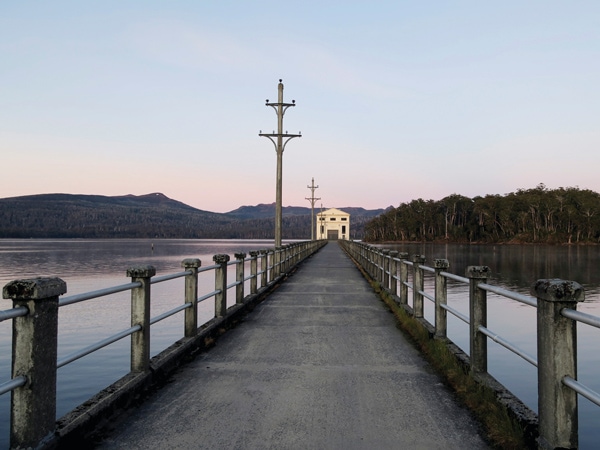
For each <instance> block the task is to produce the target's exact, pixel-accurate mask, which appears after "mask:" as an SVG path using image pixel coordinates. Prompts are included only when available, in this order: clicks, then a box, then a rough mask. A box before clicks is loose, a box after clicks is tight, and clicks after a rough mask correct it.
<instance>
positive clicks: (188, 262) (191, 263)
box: [181, 258, 202, 269]
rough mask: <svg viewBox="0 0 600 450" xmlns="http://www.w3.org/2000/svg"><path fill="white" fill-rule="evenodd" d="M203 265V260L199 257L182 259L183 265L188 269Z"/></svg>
mask: <svg viewBox="0 0 600 450" xmlns="http://www.w3.org/2000/svg"><path fill="white" fill-rule="evenodd" d="M200 266H202V261H200V260H199V259H198V258H186V259H184V260H183V261H181V267H185V268H186V269H197V268H198V267H200Z"/></svg>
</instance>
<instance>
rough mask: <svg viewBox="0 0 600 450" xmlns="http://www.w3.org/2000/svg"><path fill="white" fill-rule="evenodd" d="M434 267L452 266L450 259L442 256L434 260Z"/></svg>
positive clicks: (444, 267) (445, 267)
mask: <svg viewBox="0 0 600 450" xmlns="http://www.w3.org/2000/svg"><path fill="white" fill-rule="evenodd" d="M433 267H434V268H435V269H447V268H448V267H450V261H448V260H447V259H442V258H440V259H435V260H433Z"/></svg>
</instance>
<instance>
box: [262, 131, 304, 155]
mask: <svg viewBox="0 0 600 450" xmlns="http://www.w3.org/2000/svg"><path fill="white" fill-rule="evenodd" d="M258 135H259V136H262V137H266V138H268V139H269V140H270V141H271V142H272V143H273V145H274V146H275V151H278V147H277V142H275V139H273V138H287V139H286V140H285V141H284V142H283V144H282V146H281V151H282V152H283V151H284V150H285V146H286V144H287V143H288V142H289V141H290V140H291V139H294V138H296V137H302V134H300V133H298V134H287V133H283V134H280V133H259V134H258Z"/></svg>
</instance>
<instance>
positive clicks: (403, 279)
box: [398, 252, 408, 305]
mask: <svg viewBox="0 0 600 450" xmlns="http://www.w3.org/2000/svg"><path fill="white" fill-rule="evenodd" d="M398 259H399V260H400V281H399V284H400V295H399V297H400V304H401V305H407V304H408V286H407V285H406V283H407V282H408V265H407V264H405V263H404V261H406V260H407V259H408V253H406V252H400V253H398Z"/></svg>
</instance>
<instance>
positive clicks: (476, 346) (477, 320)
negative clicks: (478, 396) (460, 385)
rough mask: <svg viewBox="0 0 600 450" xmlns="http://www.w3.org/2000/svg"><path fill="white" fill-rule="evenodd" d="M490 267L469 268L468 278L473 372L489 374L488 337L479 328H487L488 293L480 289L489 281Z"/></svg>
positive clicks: (470, 346)
mask: <svg viewBox="0 0 600 450" xmlns="http://www.w3.org/2000/svg"><path fill="white" fill-rule="evenodd" d="M489 271H490V268H489V267H488V266H469V267H467V271H466V276H467V278H469V315H470V320H469V348H470V353H469V355H470V358H471V371H472V372H474V373H485V372H487V359H488V358H487V336H486V335H485V334H483V333H480V332H479V327H480V326H481V327H487V291H484V290H483V289H479V285H480V284H481V283H485V282H486V281H487V277H488V274H489Z"/></svg>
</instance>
